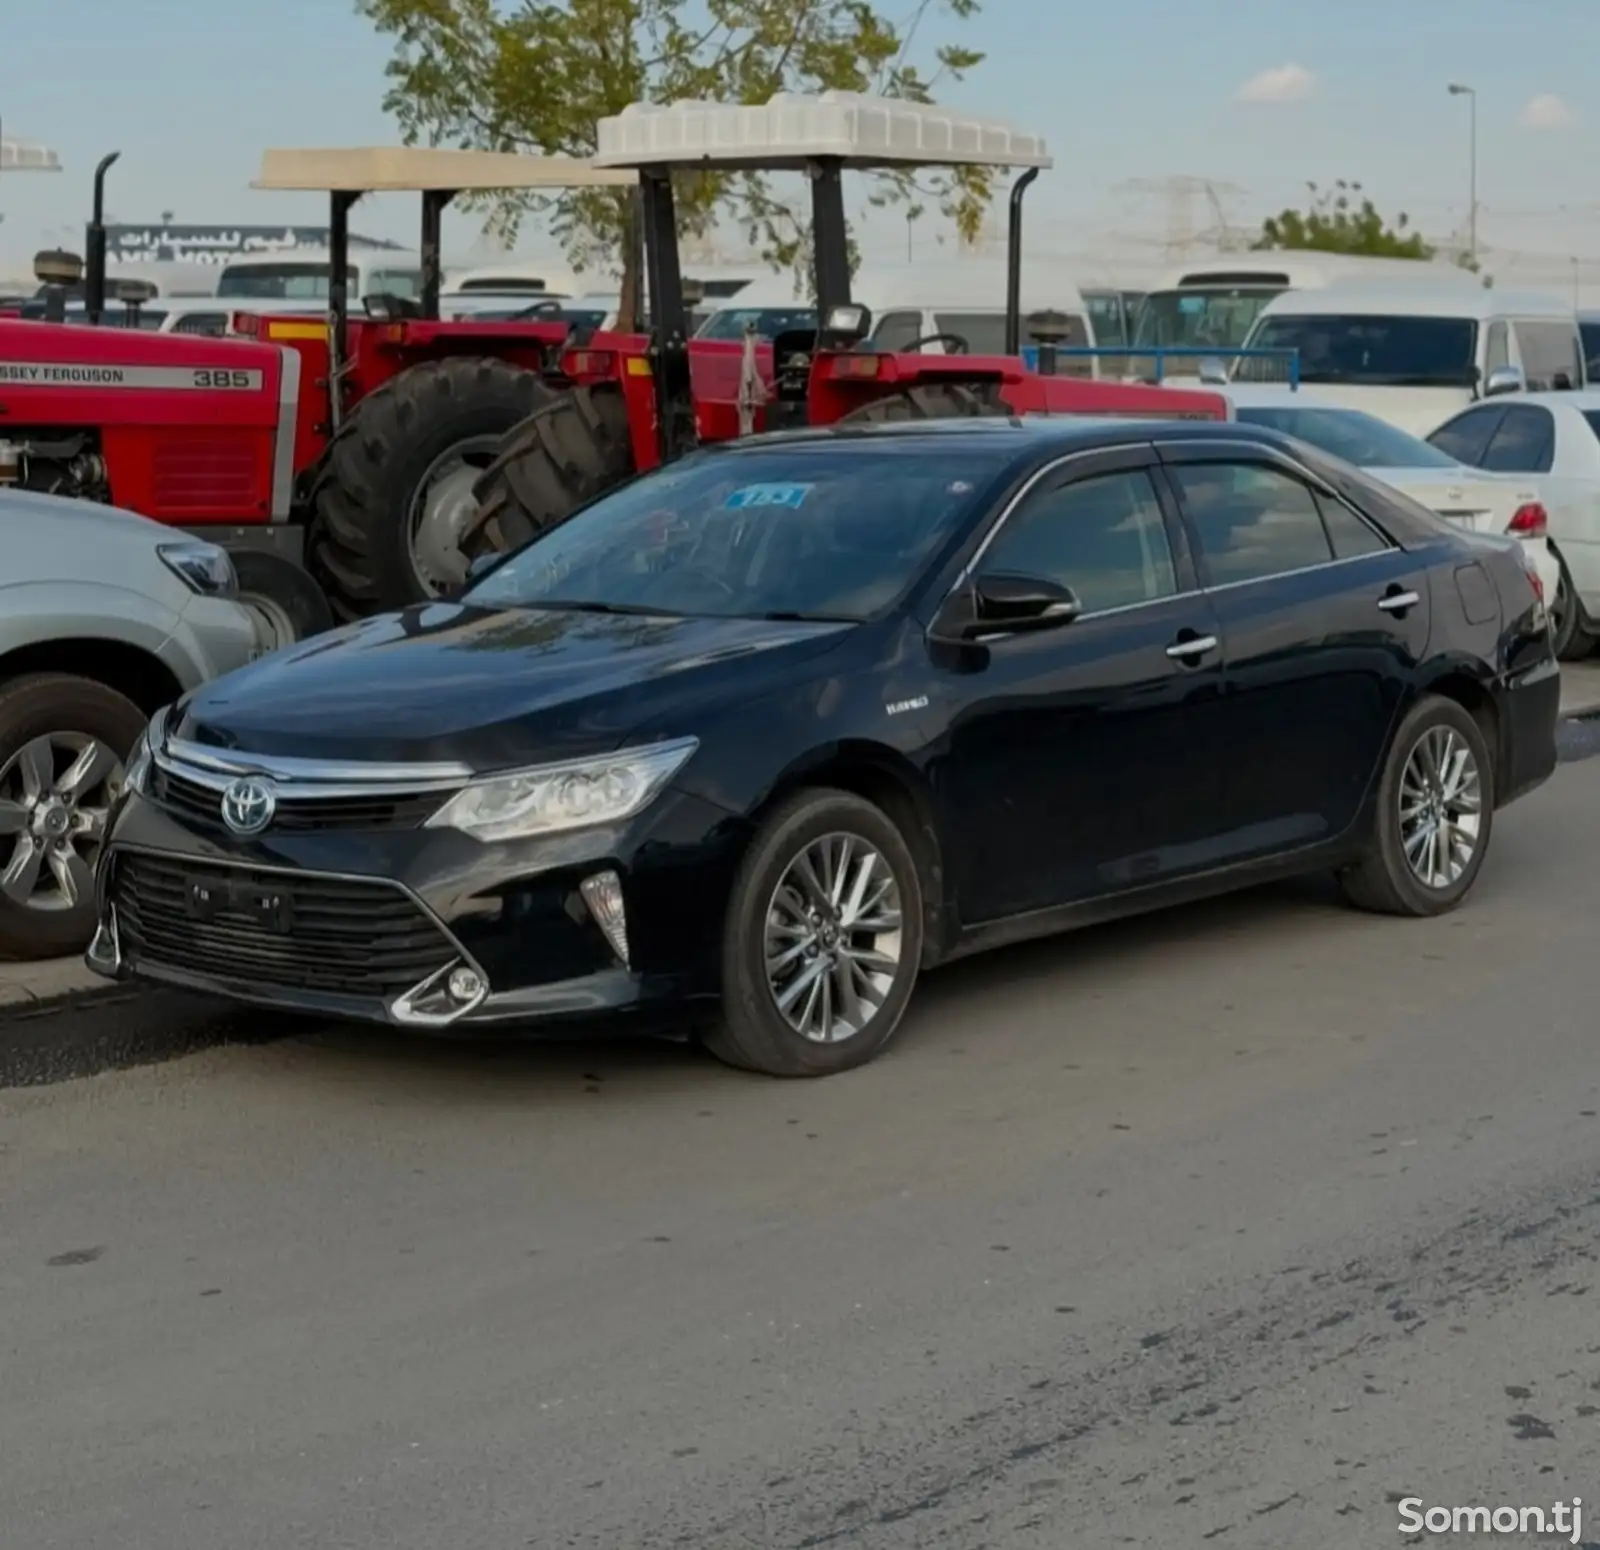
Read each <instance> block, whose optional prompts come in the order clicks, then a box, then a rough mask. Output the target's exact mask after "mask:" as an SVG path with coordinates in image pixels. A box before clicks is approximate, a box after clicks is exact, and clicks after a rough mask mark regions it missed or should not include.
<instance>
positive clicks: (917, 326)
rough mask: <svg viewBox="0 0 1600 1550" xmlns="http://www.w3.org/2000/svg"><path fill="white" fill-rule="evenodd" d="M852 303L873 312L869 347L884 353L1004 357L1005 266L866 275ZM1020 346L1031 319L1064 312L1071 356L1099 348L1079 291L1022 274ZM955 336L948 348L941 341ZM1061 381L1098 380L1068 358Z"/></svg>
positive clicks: (1031, 271) (1061, 279) (1049, 270)
mask: <svg viewBox="0 0 1600 1550" xmlns="http://www.w3.org/2000/svg"><path fill="white" fill-rule="evenodd" d="M850 294H851V296H852V297H853V299H854V300H856V301H858V302H860V303H861V305H862V306H864V307H870V308H871V309H872V333H871V335H870V338H871V342H872V343H873V344H875V345H876V346H877V347H878V348H879V349H880V350H888V351H894V350H906V349H908V348H910V346H912V345H913V344H916V343H917V341H918V340H926V341H928V342H927V343H925V344H922V345H921V346H920V347H919V348H920V349H921V350H922V351H923V352H925V353H927V354H930V355H947V354H951V353H953V352H954V351H956V350H957V349H958V348H959V346H958V345H957V344H956V342H955V341H960V342H961V343H962V344H965V346H966V350H965V353H966V354H968V355H1004V354H1005V353H1006V266H1005V264H1004V263H991V262H989V261H987V260H982V259H966V260H960V259H958V260H955V261H953V262H947V263H942V264H941V263H926V264H911V265H906V266H904V267H897V268H892V269H891V268H887V267H884V268H875V269H870V270H863V271H862V273H861V275H860V276H859V277H858V278H857V279H856V281H855V282H854V283H853V285H852V286H851V292H850ZM1021 300H1022V308H1021V310H1022V340H1021V343H1022V346H1023V348H1027V347H1028V346H1029V345H1030V344H1031V342H1032V341H1031V340H1030V339H1029V338H1028V315H1029V314H1030V313H1033V312H1045V311H1049V312H1060V313H1062V314H1064V315H1065V316H1066V318H1067V337H1066V338H1065V339H1063V340H1062V346H1063V347H1064V348H1067V349H1073V348H1080V349H1081V348H1086V347H1090V346H1093V344H1094V343H1095V335H1094V329H1093V327H1092V326H1091V325H1090V322H1089V309H1088V307H1087V305H1086V304H1085V303H1084V299H1083V297H1082V296H1081V295H1080V294H1079V292H1078V287H1077V286H1076V285H1075V284H1074V283H1073V282H1072V279H1071V278H1070V277H1069V276H1068V275H1067V274H1066V273H1065V272H1063V271H1061V270H1059V269H1057V268H1055V267H1054V266H1051V265H1048V264H1028V263H1027V262H1024V264H1023V269H1022V298H1021ZM943 335H948V336H950V339H949V341H948V342H947V341H946V340H945V339H943V338H941V336H943ZM1060 370H1061V373H1062V374H1063V375H1064V376H1085V377H1087V376H1093V375H1095V371H1094V363H1093V361H1091V360H1086V359H1083V358H1081V357H1080V358H1077V359H1074V358H1072V357H1070V356H1069V357H1067V358H1066V359H1064V360H1063V361H1062V362H1061V365H1060Z"/></svg>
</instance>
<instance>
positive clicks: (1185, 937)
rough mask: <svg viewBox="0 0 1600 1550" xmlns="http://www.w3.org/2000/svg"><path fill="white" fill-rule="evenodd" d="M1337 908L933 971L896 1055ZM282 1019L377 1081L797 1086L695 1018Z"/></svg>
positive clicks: (1297, 887)
mask: <svg viewBox="0 0 1600 1550" xmlns="http://www.w3.org/2000/svg"><path fill="white" fill-rule="evenodd" d="M1330 915H1332V916H1338V917H1343V918H1346V919H1352V918H1353V919H1359V918H1360V917H1353V916H1352V913H1351V912H1350V911H1349V910H1348V908H1347V907H1346V906H1344V905H1343V904H1342V902H1341V901H1340V898H1339V894H1338V890H1337V888H1336V887H1335V885H1334V884H1333V883H1332V881H1331V880H1323V879H1320V878H1312V879H1298V880H1295V881H1293V882H1288V883H1281V884H1273V885H1270V886H1267V887H1263V888H1259V889H1254V890H1250V891H1248V892H1244V893H1238V894H1233V895H1230V896H1227V897H1224V898H1219V899H1216V900H1210V901H1206V902H1204V903H1201V904H1197V905H1193V906H1191V907H1189V908H1187V909H1181V910H1163V911H1157V912H1152V913H1151V914H1149V915H1144V916H1138V917H1135V918H1134V919H1132V920H1122V921H1116V922H1110V923H1107V924H1105V925H1099V926H1093V927H1089V928H1087V929H1084V930H1081V931H1076V932H1071V933H1067V934H1064V935H1058V936H1053V937H1047V938H1042V939H1040V940H1038V941H1033V942H1027V943H1021V944H1018V945H1015V946H1011V947H1005V948H1000V949H997V950H995V951H993V952H988V953H984V954H981V955H978V956H975V957H972V958H968V959H961V960H958V961H957V962H955V963H952V964H949V965H946V966H945V967H943V968H940V969H938V970H937V971H935V972H933V973H930V974H928V975H926V976H925V977H924V979H923V981H922V983H921V984H920V986H919V987H918V990H917V994H916V997H915V999H914V1001H913V1004H912V1008H911V1011H910V1014H909V1015H908V1018H907V1023H906V1028H905V1030H904V1037H903V1038H897V1040H896V1044H895V1049H894V1052H893V1053H894V1055H895V1056H897V1057H899V1058H916V1055H917V1053H918V1051H924V1052H925V1051H927V1050H928V1049H930V1048H932V1049H937V1048H939V1047H940V1046H941V1045H943V1044H946V1043H948V1042H950V1041H951V1040H952V1039H955V1040H957V1041H959V1039H960V1038H961V1037H963V1036H964V1035H963V1034H962V1033H961V1030H963V1029H966V1030H968V1031H972V1030H977V1031H980V1032H981V1026H982V1023H983V1021H985V1020H991V1019H992V1018H993V1016H994V1008H995V1000H996V997H997V995H1000V994H1003V993H1004V992H1006V991H1007V990H1010V989H1015V988H1017V987H1019V986H1023V985H1028V984H1035V985H1036V984H1038V983H1039V982H1043V981H1050V980H1059V981H1060V983H1061V986H1062V989H1063V991H1070V989H1071V986H1072V983H1073V975H1074V971H1075V970H1078V969H1080V968H1083V969H1087V968H1090V967H1091V966H1092V968H1093V970H1094V972H1095V973H1096V974H1098V975H1099V976H1101V977H1102V978H1103V977H1104V976H1105V975H1106V973H1107V972H1108V970H1109V971H1110V972H1111V973H1112V974H1116V973H1119V972H1121V973H1126V974H1128V975H1136V976H1141V977H1142V976H1144V975H1147V974H1156V973H1160V972H1162V970H1163V968H1164V967H1165V966H1166V963H1167V961H1168V960H1169V959H1170V955H1171V952H1172V950H1173V949H1174V948H1175V947H1177V946H1179V945H1182V946H1184V948H1185V949H1186V950H1187V951H1190V952H1193V951H1195V950H1196V949H1197V948H1199V949H1202V950H1203V949H1204V947H1206V946H1207V945H1215V944H1218V943H1222V942H1226V941H1232V940H1235V939H1240V938H1255V937H1258V936H1259V934H1260V932H1261V931H1262V930H1263V929H1264V928H1265V927H1266V926H1267V925H1268V924H1269V923H1271V924H1272V926H1273V928H1274V929H1275V930H1276V931H1279V932H1282V931H1283V930H1284V928H1285V924H1286V923H1287V922H1290V921H1293V920H1295V919H1303V920H1306V921H1310V920H1314V919H1318V918H1320V917H1325V916H1330ZM278 1026H279V1029H280V1031H279V1032H278V1034H277V1035H276V1037H277V1038H278V1039H280V1040H281V1039H293V1040H295V1041H296V1042H297V1043H298V1044H300V1045H301V1047H302V1048H304V1049H307V1050H308V1051H310V1050H314V1051H320V1052H322V1053H323V1054H324V1055H326V1056H327V1057H329V1058H330V1059H333V1060H336V1061H338V1062H339V1063H340V1064H341V1065H342V1064H344V1063H346V1062H356V1063H358V1064H359V1065H361V1066H362V1068H363V1069H364V1070H365V1073H366V1075H367V1077H368V1078H369V1079H378V1080H382V1079H384V1078H385V1077H387V1078H392V1079H393V1080H394V1081H395V1082H396V1083H398V1084H399V1085H400V1086H401V1087H410V1086H411V1084H412V1083H413V1082H422V1083H430V1082H431V1083H439V1084H444V1085H445V1086H455V1085H456V1084H458V1083H459V1084H466V1085H469V1086H476V1085H477V1084H479V1083H482V1084H483V1085H484V1086H485V1087H487V1088H493V1089H511V1090H515V1091H520V1092H522V1093H523V1094H524V1095H527V1094H528V1093H529V1092H530V1091H533V1090H537V1091H541V1092H543V1093H545V1094H552V1095H553V1094H555V1093H558V1092H560V1091H562V1090H563V1089H565V1090H569V1091H572V1092H574V1093H584V1092H586V1091H587V1092H591V1093H592V1092H597V1091H599V1090H601V1089H602V1087H603V1086H604V1085H605V1084H607V1083H615V1084H620V1085H625V1086H627V1087H629V1088H630V1089H637V1088H638V1087H640V1086H643V1087H647V1088H653V1089H663V1088H665V1089H676V1088H686V1089H705V1088H706V1087H707V1084H716V1085H721V1084H723V1083H735V1082H738V1083H758V1084H767V1085H769V1086H770V1085H789V1084H771V1083H769V1082H768V1079H766V1078H764V1077H759V1076H753V1075H750V1074H748V1073H744V1072H735V1071H729V1070H727V1069H725V1068H723V1067H721V1066H720V1065H718V1064H717V1063H716V1062H715V1061H713V1060H712V1059H711V1058H710V1057H709V1056H707V1055H705V1054H704V1053H703V1052H702V1051H701V1050H700V1049H699V1048H698V1047H697V1045H696V1043H695V1041H694V1037H693V1028H692V1026H689V1025H678V1026H675V1027H659V1028H656V1029H652V1030H650V1031H648V1032H639V1031H632V1030H629V1029H628V1028H626V1027H622V1028H617V1029H614V1030H613V1029H606V1030H603V1031H601V1030H595V1029H592V1028H591V1029H588V1030H585V1029H583V1028H576V1027H575V1028H573V1029H571V1030H561V1031H555V1032H548V1031H545V1032H540V1033H537V1034H534V1035H529V1034H527V1033H518V1032H516V1031H515V1030H512V1031H508V1032H506V1033H497V1034H494V1035H490V1036H478V1035H473V1036H465V1035H463V1036H451V1037H448V1038H441V1037H435V1036H426V1035H406V1034H397V1033H395V1032H394V1031H393V1030H390V1029H384V1028H371V1027H366V1026H362V1025H355V1024H348V1025H346V1024H317V1023H313V1022H310V1021H306V1022H303V1023H300V1024H298V1026H291V1027H284V1026H282V1021H281V1019H280V1020H279V1025H278Z"/></svg>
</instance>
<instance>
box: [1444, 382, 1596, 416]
mask: <svg viewBox="0 0 1600 1550" xmlns="http://www.w3.org/2000/svg"><path fill="white" fill-rule="evenodd" d="M1523 399H1527V400H1528V401H1529V402H1530V403H1536V404H1542V405H1543V406H1544V407H1545V408H1547V409H1559V408H1560V407H1561V406H1562V405H1563V404H1564V405H1565V406H1566V407H1567V408H1568V409H1589V410H1594V409H1600V387H1589V388H1568V389H1566V390H1565V391H1563V392H1557V391H1555V390H1554V389H1551V390H1550V391H1548V392H1543V391H1541V392H1534V393H1507V394H1505V395H1504V396H1496V397H1494V398H1491V399H1487V400H1485V402H1488V403H1492V404H1500V403H1505V404H1515V403H1520V402H1521V401H1522V400H1523ZM1472 407H1473V408H1474V409H1475V408H1477V405H1476V404H1474V405H1473V406H1472Z"/></svg>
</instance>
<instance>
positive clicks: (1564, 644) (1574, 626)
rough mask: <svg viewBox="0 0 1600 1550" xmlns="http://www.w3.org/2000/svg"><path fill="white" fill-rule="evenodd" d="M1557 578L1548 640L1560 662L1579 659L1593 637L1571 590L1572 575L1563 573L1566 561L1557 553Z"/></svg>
mask: <svg viewBox="0 0 1600 1550" xmlns="http://www.w3.org/2000/svg"><path fill="white" fill-rule="evenodd" d="M1556 560H1557V562H1558V563H1559V564H1560V566H1561V581H1560V585H1559V587H1558V588H1557V593H1556V597H1555V599H1554V606H1553V607H1552V609H1551V620H1550V640H1551V645H1552V646H1553V648H1554V650H1555V654H1556V659H1557V660H1558V661H1561V662H1582V661H1583V660H1584V658H1586V657H1587V656H1588V655H1589V654H1590V653H1591V652H1592V651H1593V650H1594V636H1593V635H1592V634H1591V633H1590V631H1589V628H1588V623H1589V621H1588V620H1587V619H1585V618H1584V615H1583V604H1582V603H1580V602H1579V601H1578V594H1577V593H1576V592H1575V591H1574V590H1573V587H1572V577H1571V576H1569V575H1568V574H1567V562H1566V561H1565V560H1563V559H1562V558H1561V556H1560V555H1559V554H1558V555H1557V556H1556Z"/></svg>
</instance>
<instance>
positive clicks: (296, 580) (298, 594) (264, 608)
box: [232, 549, 333, 651]
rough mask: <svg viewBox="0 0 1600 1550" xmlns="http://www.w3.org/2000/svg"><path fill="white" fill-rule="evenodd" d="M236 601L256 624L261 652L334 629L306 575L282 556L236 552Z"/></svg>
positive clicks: (319, 591)
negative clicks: (237, 596) (249, 613)
mask: <svg viewBox="0 0 1600 1550" xmlns="http://www.w3.org/2000/svg"><path fill="white" fill-rule="evenodd" d="M232 559H233V568H234V570H235V571H236V572H237V573H238V576H239V601H240V602H241V603H243V604H244V606H245V607H246V608H248V609H249V610H250V612H251V614H252V615H253V616H254V618H255V621H256V636H257V639H258V641H259V642H260V645H261V649H262V650H263V651H276V650H277V649H278V648H279V647H280V646H290V645H293V644H294V642H295V641H297V640H306V639H307V638H308V637H310V636H312V635H320V634H321V633H322V632H323V631H324V630H331V629H332V628H333V610H332V609H331V608H329V607H328V600H327V598H326V597H324V596H323V594H322V588H321V587H319V586H318V585H317V583H316V581H315V580H314V579H313V578H312V576H311V574H310V572H309V571H306V570H302V569H301V567H300V566H298V565H296V564H295V563H294V561H293V560H286V559H284V557H283V556H282V555H281V554H268V553H266V552H265V551H264V550H261V549H235V550H234V551H233V554H232Z"/></svg>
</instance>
